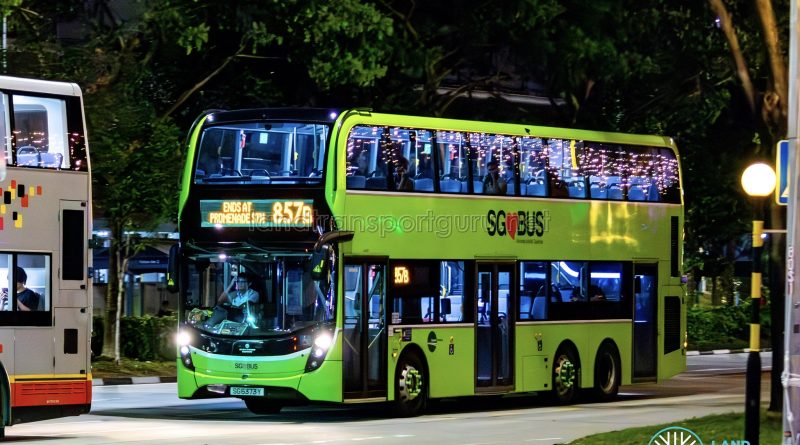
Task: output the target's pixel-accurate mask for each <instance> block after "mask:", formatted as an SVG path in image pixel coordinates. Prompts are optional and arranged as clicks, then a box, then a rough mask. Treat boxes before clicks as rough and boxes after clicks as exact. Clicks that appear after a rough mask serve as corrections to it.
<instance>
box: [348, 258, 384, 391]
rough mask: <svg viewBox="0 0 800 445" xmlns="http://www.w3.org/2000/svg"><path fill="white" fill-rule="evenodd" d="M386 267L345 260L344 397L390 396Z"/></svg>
mask: <svg viewBox="0 0 800 445" xmlns="http://www.w3.org/2000/svg"><path fill="white" fill-rule="evenodd" d="M385 269H386V266H385V265H384V264H376V263H369V262H365V263H362V262H353V261H348V262H345V265H344V287H343V289H344V329H343V332H342V334H343V364H342V366H343V367H344V369H343V372H342V373H343V376H344V398H345V399H362V398H373V397H386V348H387V337H386V335H387V334H386V276H385V275H386V274H385Z"/></svg>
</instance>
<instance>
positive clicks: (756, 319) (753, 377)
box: [744, 200, 764, 445]
mask: <svg viewBox="0 0 800 445" xmlns="http://www.w3.org/2000/svg"><path fill="white" fill-rule="evenodd" d="M758 201H759V202H757V203H756V208H757V212H758V216H757V217H756V218H757V219H754V220H753V274H752V279H751V291H750V296H751V299H750V304H751V305H752V307H751V310H752V312H751V318H750V353H749V354H748V356H747V374H746V380H745V408H744V439H745V440H746V441H748V442H749V443H750V445H758V443H759V442H758V435H759V422H760V416H761V413H760V410H759V408H760V407H761V355H760V352H759V351H760V348H761V344H760V343H761V341H760V337H761V322H760V309H761V251H762V249H763V246H764V240H763V239H761V233H762V231H763V230H764V221H762V220H761V219H763V217H762V216H761V212H760V210H761V208H760V206H761V204H762V203H761V202H760V200H758Z"/></svg>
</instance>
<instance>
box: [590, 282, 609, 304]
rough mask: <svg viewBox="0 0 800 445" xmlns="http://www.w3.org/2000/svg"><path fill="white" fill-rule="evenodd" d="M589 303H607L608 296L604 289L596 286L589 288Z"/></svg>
mask: <svg viewBox="0 0 800 445" xmlns="http://www.w3.org/2000/svg"><path fill="white" fill-rule="evenodd" d="M589 301H606V294H605V293H604V292H603V288H601V287H600V286H598V285H596V284H592V285H591V286H589Z"/></svg>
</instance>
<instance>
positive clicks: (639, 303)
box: [633, 263, 658, 381]
mask: <svg viewBox="0 0 800 445" xmlns="http://www.w3.org/2000/svg"><path fill="white" fill-rule="evenodd" d="M633 268H634V278H633V287H634V290H633V304H634V307H633V379H634V380H640V381H641V380H654V379H655V378H656V357H657V352H658V351H657V348H658V343H657V342H656V339H657V335H658V317H657V314H658V304H657V303H658V264H657V263H653V264H638V263H636V264H634V266H633Z"/></svg>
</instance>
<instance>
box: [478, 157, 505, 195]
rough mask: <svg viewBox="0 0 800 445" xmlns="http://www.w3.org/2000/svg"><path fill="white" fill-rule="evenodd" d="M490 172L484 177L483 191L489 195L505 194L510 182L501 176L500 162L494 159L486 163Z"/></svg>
mask: <svg viewBox="0 0 800 445" xmlns="http://www.w3.org/2000/svg"><path fill="white" fill-rule="evenodd" d="M486 169H487V171H488V173H487V174H486V176H484V177H483V193H485V194H487V195H505V194H506V189H507V188H508V184H507V183H506V180H505V179H503V177H502V176H500V168H499V164H498V163H497V161H496V160H494V159H492V160H491V161H489V163H488V164H486Z"/></svg>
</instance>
